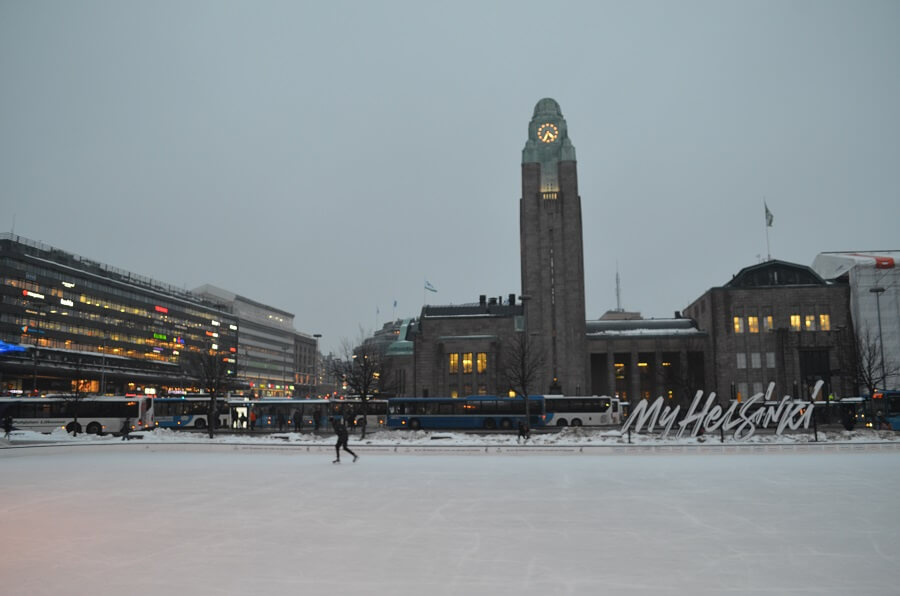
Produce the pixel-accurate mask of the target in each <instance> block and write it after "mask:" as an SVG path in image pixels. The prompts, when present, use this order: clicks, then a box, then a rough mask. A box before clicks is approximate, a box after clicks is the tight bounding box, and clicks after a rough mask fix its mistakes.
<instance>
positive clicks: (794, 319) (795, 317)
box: [791, 315, 800, 331]
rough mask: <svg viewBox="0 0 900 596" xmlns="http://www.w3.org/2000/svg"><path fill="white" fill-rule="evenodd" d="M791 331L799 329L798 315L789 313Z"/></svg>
mask: <svg viewBox="0 0 900 596" xmlns="http://www.w3.org/2000/svg"><path fill="white" fill-rule="evenodd" d="M791 331H800V315H791Z"/></svg>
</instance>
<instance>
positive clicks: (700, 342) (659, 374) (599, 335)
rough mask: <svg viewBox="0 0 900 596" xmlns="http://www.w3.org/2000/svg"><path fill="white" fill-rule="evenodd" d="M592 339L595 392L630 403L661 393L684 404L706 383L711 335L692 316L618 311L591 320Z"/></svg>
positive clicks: (588, 326) (588, 327)
mask: <svg viewBox="0 0 900 596" xmlns="http://www.w3.org/2000/svg"><path fill="white" fill-rule="evenodd" d="M626 314H627V315H628V316H623V315H626ZM587 339H588V350H589V352H590V362H591V392H592V393H593V394H595V395H610V396H615V397H618V398H620V399H622V400H625V401H631V402H634V401H636V400H638V399H654V398H656V397H658V396H660V395H662V396H665V397H667V398H669V399H673V400H676V401H677V402H678V403H682V404H684V403H689V402H690V400H691V399H692V398H693V396H694V393H695V392H696V391H697V390H702V389H704V387H705V386H704V382H705V370H706V362H705V360H706V345H707V339H708V334H707V333H706V332H705V331H701V330H700V329H698V328H697V324H696V323H695V322H694V321H693V320H692V319H687V318H683V317H680V316H679V317H677V318H673V319H642V318H641V317H640V313H622V312H618V311H613V312H611V313H607V314H605V315H604V316H603V317H601V318H600V320H597V321H588V322H587Z"/></svg>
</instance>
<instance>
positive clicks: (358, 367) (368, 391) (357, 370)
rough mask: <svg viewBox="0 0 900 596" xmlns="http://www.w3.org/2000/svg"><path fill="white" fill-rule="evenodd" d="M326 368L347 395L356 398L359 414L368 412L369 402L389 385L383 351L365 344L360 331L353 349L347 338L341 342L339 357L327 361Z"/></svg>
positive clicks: (375, 344)
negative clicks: (357, 397) (327, 367)
mask: <svg viewBox="0 0 900 596" xmlns="http://www.w3.org/2000/svg"><path fill="white" fill-rule="evenodd" d="M329 366H330V371H329V372H330V373H331V375H332V376H333V377H334V378H335V379H336V381H338V382H340V383H342V384H344V385H346V387H347V389H348V390H349V392H350V393H351V394H354V395H358V396H359V399H360V401H361V402H362V408H363V411H362V412H361V413H362V414H363V415H365V414H367V413H368V402H369V400H371V399H373V398H374V397H376V396H377V395H378V394H379V393H381V392H383V390H384V389H385V388H386V386H387V384H388V383H389V382H390V381H389V377H390V376H391V375H388V374H386V373H387V371H386V367H385V358H384V351H383V349H382V348H381V347H380V346H379V345H378V344H377V343H375V342H372V341H366V339H365V332H364V331H363V330H362V329H360V342H359V345H356V346H354V345H353V344H352V343H351V342H350V341H349V340H347V339H344V340H343V341H341V350H340V354H339V355H338V356H337V357H335V358H332V359H331V361H330V363H329Z"/></svg>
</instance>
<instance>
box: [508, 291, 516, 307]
mask: <svg viewBox="0 0 900 596" xmlns="http://www.w3.org/2000/svg"><path fill="white" fill-rule="evenodd" d="M515 303H516V295H515V294H510V295H509V305H510V306H513V305H514V304H515Z"/></svg>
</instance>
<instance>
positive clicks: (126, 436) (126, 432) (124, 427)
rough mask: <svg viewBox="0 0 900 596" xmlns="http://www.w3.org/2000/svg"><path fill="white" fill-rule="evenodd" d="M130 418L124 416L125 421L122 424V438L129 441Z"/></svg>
mask: <svg viewBox="0 0 900 596" xmlns="http://www.w3.org/2000/svg"><path fill="white" fill-rule="evenodd" d="M130 434H131V418H126V419H125V423H124V424H123V425H122V440H123V441H130V440H131V437H130V436H129V435H130Z"/></svg>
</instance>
